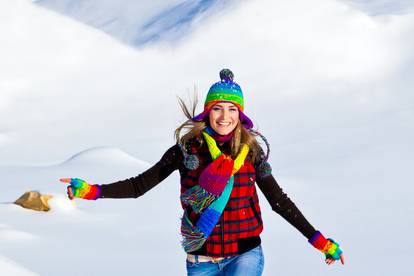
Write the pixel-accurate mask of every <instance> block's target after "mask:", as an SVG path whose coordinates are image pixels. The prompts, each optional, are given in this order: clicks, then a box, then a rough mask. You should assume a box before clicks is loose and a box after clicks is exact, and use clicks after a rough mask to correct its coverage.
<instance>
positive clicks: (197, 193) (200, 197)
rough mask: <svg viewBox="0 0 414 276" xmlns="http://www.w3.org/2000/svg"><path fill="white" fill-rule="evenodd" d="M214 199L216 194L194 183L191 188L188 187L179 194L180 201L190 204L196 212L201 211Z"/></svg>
mask: <svg viewBox="0 0 414 276" xmlns="http://www.w3.org/2000/svg"><path fill="white" fill-rule="evenodd" d="M216 199H217V197H216V196H214V195H213V194H210V193H209V192H207V191H206V190H205V189H203V188H202V187H201V186H200V185H196V186H194V187H192V188H191V189H188V190H187V191H186V192H185V193H184V194H182V195H181V200H182V202H184V203H185V204H187V205H190V206H191V208H193V210H194V212H196V213H201V212H202V211H203V210H204V209H205V208H206V207H208V206H209V205H210V204H211V203H212V202H213V201H214V200H216Z"/></svg>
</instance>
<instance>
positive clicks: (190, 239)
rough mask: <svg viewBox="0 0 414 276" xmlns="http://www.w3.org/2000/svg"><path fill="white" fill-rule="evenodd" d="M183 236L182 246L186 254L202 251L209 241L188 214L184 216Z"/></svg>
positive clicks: (182, 221) (182, 223)
mask: <svg viewBox="0 0 414 276" xmlns="http://www.w3.org/2000/svg"><path fill="white" fill-rule="evenodd" d="M181 234H182V236H183V241H182V242H181V245H182V246H183V248H184V250H185V252H192V251H195V250H198V249H200V248H201V247H202V246H203V244H204V243H205V241H206V240H207V239H206V238H205V237H204V233H203V232H201V231H200V230H199V229H198V228H197V227H195V226H194V225H193V224H192V223H191V221H190V219H189V218H188V216H187V214H184V216H183V217H182V219H181Z"/></svg>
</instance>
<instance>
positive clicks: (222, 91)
mask: <svg viewBox="0 0 414 276" xmlns="http://www.w3.org/2000/svg"><path fill="white" fill-rule="evenodd" d="M233 78H234V74H233V72H232V71H230V70H229V69H223V70H221V71H220V79H221V81H219V82H216V83H215V84H213V85H212V86H211V87H210V89H209V90H208V93H207V97H206V101H205V102H204V110H203V112H201V113H200V114H198V115H197V116H195V117H193V118H192V120H193V121H196V122H200V121H203V120H204V119H205V118H206V117H207V116H208V114H209V112H210V109H211V108H212V107H213V106H214V105H215V104H217V103H220V102H229V103H232V104H234V105H235V106H237V108H238V109H239V117H240V122H241V123H242V125H243V126H244V127H245V128H246V129H251V128H253V122H252V120H250V119H249V117H247V116H246V115H245V114H244V113H243V111H244V99H243V92H242V90H241V88H240V86H239V85H238V84H237V83H235V82H233Z"/></svg>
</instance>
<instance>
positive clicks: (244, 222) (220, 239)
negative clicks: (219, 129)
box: [179, 141, 263, 257]
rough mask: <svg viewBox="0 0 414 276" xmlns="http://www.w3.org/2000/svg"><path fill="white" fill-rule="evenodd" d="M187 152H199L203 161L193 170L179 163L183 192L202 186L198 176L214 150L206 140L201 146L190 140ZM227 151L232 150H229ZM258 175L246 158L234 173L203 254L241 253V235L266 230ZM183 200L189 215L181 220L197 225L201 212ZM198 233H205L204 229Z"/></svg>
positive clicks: (186, 212)
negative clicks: (256, 176)
mask: <svg viewBox="0 0 414 276" xmlns="http://www.w3.org/2000/svg"><path fill="white" fill-rule="evenodd" d="M228 150H229V149H228ZM188 152H189V153H191V154H194V155H196V156H197V158H198V159H199V161H200V165H199V167H197V168H196V169H194V170H191V169H188V168H186V167H185V166H184V165H183V166H180V168H179V170H180V174H181V194H185V193H186V192H188V191H189V190H191V189H192V188H194V187H196V186H199V185H198V178H199V176H200V174H201V173H202V172H203V171H204V169H205V168H206V167H208V165H209V164H211V162H212V159H211V154H210V153H209V151H208V148H207V146H206V145H205V144H204V146H202V147H201V148H200V147H199V144H198V142H196V141H192V142H189V144H188ZM226 152H227V151H226ZM228 153H229V154H230V152H229V151H228ZM255 175H256V174H255V169H254V167H253V165H252V164H251V163H250V162H249V161H248V160H245V161H244V164H243V165H242V166H241V167H240V169H239V170H238V171H237V172H236V173H235V174H234V183H233V188H232V191H231V194H230V198H229V200H228V202H227V204H226V206H225V208H224V211H223V212H222V214H221V217H220V219H219V221H218V223H217V224H216V225H215V227H214V228H213V230H212V232H211V233H210V235H209V237H208V238H207V240H206V241H205V242H204V245H203V246H202V252H203V253H202V254H203V255H207V256H211V257H231V256H235V255H238V254H239V247H238V246H239V244H238V240H239V239H243V238H248V237H255V236H259V235H260V233H261V232H262V231H263V224H262V218H261V211H260V206H259V199H258V196H257V192H256V186H255ZM181 204H182V207H183V209H184V212H185V214H186V215H185V216H184V217H186V218H187V219H188V222H186V221H185V220H182V224H183V225H185V224H190V225H196V224H197V222H198V220H199V218H200V217H201V214H200V213H197V212H195V211H194V210H193V207H192V206H191V205H189V204H187V203H185V202H184V201H181ZM184 229H188V228H187V227H182V229H181V230H182V231H183V230H184ZM199 233H200V235H201V234H202V232H201V231H200V232H199ZM183 236H184V233H183Z"/></svg>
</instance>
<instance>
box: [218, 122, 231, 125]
mask: <svg viewBox="0 0 414 276" xmlns="http://www.w3.org/2000/svg"><path fill="white" fill-rule="evenodd" d="M217 124H218V125H221V126H229V125H230V124H231V123H224V122H219V123H217Z"/></svg>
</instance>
